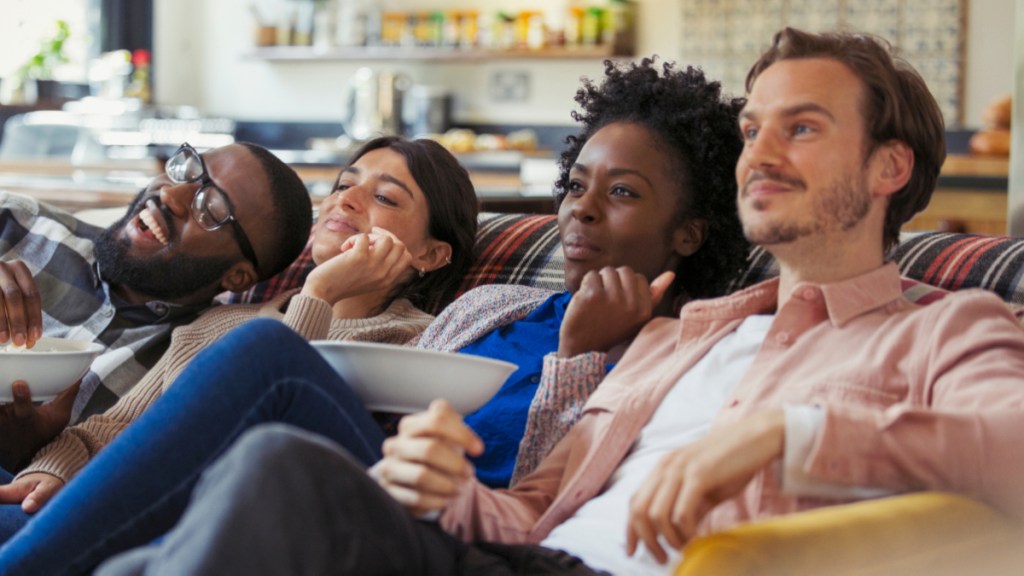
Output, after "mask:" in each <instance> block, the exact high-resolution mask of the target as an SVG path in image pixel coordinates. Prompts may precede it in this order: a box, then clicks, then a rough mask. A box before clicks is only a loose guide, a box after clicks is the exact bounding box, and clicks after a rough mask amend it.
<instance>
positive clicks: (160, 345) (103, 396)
mask: <svg viewBox="0 0 1024 576" xmlns="http://www.w3.org/2000/svg"><path fill="white" fill-rule="evenodd" d="M101 231H102V229H100V228H97V227H95V226H92V225H89V224H86V223H85V222H82V221H81V220H78V219H76V218H75V217H74V216H72V215H71V214H69V213H67V212H64V211H62V210H58V209H55V208H53V207H50V206H47V205H45V204H40V203H39V202H37V201H36V200H34V199H32V198H28V197H25V196H20V195H16V194H10V193H7V192H2V191H0V260H3V261H10V260H21V261H23V262H25V264H26V265H28V268H29V270H31V271H32V276H33V277H34V278H35V282H36V286H37V287H38V289H39V292H40V295H41V297H42V307H43V335H44V336H52V337H60V338H69V339H73V340H87V341H93V342H98V343H100V344H103V345H104V346H105V347H106V350H105V351H104V352H103V353H102V354H100V355H99V356H97V357H96V359H95V360H94V361H93V363H92V366H91V367H90V370H89V372H88V373H87V374H86V375H85V377H84V378H83V379H82V386H81V389H80V391H79V393H78V398H76V400H75V407H74V410H73V413H72V417H71V419H72V422H75V421H78V420H81V419H83V418H85V417H87V416H89V415H91V414H96V413H99V412H103V411H104V410H106V409H107V408H109V407H110V406H112V405H113V404H114V402H116V401H117V399H118V398H119V397H121V396H122V395H123V394H124V393H126V392H127V391H128V390H129V389H131V387H132V386H134V385H135V384H136V383H137V382H138V381H139V380H140V379H141V378H142V376H143V375H145V373H146V372H147V371H148V370H149V368H150V367H152V366H153V365H154V364H156V362H157V360H159V359H160V356H162V355H163V353H164V351H165V350H166V349H167V346H168V344H169V343H170V335H171V331H172V330H173V329H174V327H176V326H179V325H181V324H184V323H188V322H191V321H192V320H193V319H195V317H196V315H197V314H198V313H199V312H200V311H202V310H203V309H205V308H207V307H206V306H190V307H185V306H180V305H177V304H170V303H167V302H160V301H151V302H147V303H145V304H142V305H129V304H126V303H124V302H121V301H119V299H118V298H117V297H116V295H113V294H111V291H110V285H109V284H107V283H106V282H104V281H103V280H102V279H101V278H100V274H99V271H98V269H97V266H96V261H95V258H94V257H93V239H94V238H96V236H97V235H99V233H100V232H101ZM17 377H18V375H17V374H0V378H3V379H10V380H13V379H15V378H17ZM69 384H71V383H70V382H69ZM31 385H32V383H31V382H29V387H31Z"/></svg>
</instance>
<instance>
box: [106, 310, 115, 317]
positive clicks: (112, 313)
mask: <svg viewBox="0 0 1024 576" xmlns="http://www.w3.org/2000/svg"><path fill="white" fill-rule="evenodd" d="M113 315H114V311H113V310H104V311H103V317H104V318H110V317H111V316H113Z"/></svg>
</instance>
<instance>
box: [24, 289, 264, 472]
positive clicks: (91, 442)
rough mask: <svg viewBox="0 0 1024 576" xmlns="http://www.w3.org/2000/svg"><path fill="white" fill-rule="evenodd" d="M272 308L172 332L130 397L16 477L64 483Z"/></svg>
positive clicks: (220, 310) (232, 309) (226, 314)
mask: <svg viewBox="0 0 1024 576" xmlns="http://www.w3.org/2000/svg"><path fill="white" fill-rule="evenodd" d="M275 300H276V299H275ZM274 304H276V303H268V304H265V305H263V307H262V308H261V307H259V306H249V305H237V306H236V305H232V306H218V307H216V308H213V309H211V310H210V311H209V312H207V313H206V314H203V315H202V316H200V317H199V318H198V319H196V320H195V321H194V322H192V323H191V324H187V325H185V326H180V327H178V328H176V329H175V330H174V332H173V333H172V335H171V344H170V346H169V347H168V349H167V351H166V352H165V353H164V355H163V356H162V357H161V358H160V360H159V361H158V362H157V363H156V365H154V366H153V368H152V369H150V371H149V372H147V373H146V375H145V376H144V377H143V378H142V380H140V381H139V383H138V384H136V385H135V386H133V387H132V389H131V391H129V392H128V393H127V394H125V395H124V396H122V397H121V399H120V400H118V402H117V403H116V404H114V405H113V406H112V407H111V408H110V409H109V410H107V411H106V412H104V413H102V414H97V415H95V416H91V417H89V418H87V419H86V420H85V421H83V422H81V423H79V424H76V425H74V426H70V427H68V428H65V429H64V431H63V432H61V433H60V434H59V435H58V436H57V437H56V438H55V439H54V440H53V441H51V442H50V443H49V444H47V445H46V446H44V447H43V448H42V449H41V450H40V451H39V452H38V453H37V454H36V456H35V458H33V460H32V462H31V463H30V464H29V466H28V467H27V468H25V470H23V471H22V472H21V473H20V474H19V475H18V477H21V476H23V475H25V474H28V473H31V472H45V473H47V474H51V475H53V476H56V477H57V478H60V479H61V480H63V481H65V482H67V481H68V480H69V479H71V478H72V477H73V476H74V475H75V474H77V473H78V471H79V470H81V469H82V468H83V467H84V466H85V465H86V464H88V463H89V460H90V459H92V458H93V457H94V456H95V455H96V453H97V452H99V451H100V449H102V448H103V447H104V446H106V445H107V444H109V443H110V442H111V441H113V439H114V438H116V437H117V436H118V435H119V434H120V433H121V432H122V431H124V429H125V428H127V427H128V426H129V425H130V424H131V423H132V422H134V421H135V420H136V419H137V418H139V416H141V415H142V413H143V412H145V411H146V410H147V409H148V408H149V407H150V405H152V404H153V402H155V401H156V400H157V398H159V397H160V396H161V395H162V394H163V392H164V390H165V389H166V388H167V387H168V386H170V385H171V384H172V383H173V382H174V380H175V378H177V377H178V375H179V374H180V373H181V371H182V370H184V369H185V367H186V366H188V364H189V362H191V361H192V359H193V358H195V356H196V354H198V353H199V352H201V351H202V350H203V348H205V347H206V346H207V345H209V344H210V343H211V342H213V341H214V340H216V339H217V338H220V337H221V336H223V335H224V334H226V333H227V332H228V331H229V330H231V329H232V328H235V327H237V326H239V325H240V324H242V323H244V322H246V321H247V320H250V319H252V318H254V317H256V316H257V315H259V314H261V313H262V314H265V313H266V311H267V310H269V309H273V306H274ZM276 305H277V306H279V304H276Z"/></svg>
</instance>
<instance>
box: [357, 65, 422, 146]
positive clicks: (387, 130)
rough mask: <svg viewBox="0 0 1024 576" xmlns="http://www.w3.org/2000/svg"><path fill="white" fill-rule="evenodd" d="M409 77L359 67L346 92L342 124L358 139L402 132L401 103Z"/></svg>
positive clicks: (407, 86)
mask: <svg viewBox="0 0 1024 576" xmlns="http://www.w3.org/2000/svg"><path fill="white" fill-rule="evenodd" d="M408 88H409V79H408V78H407V77H406V76H404V75H402V74H397V73H394V72H376V71H374V70H373V69H371V68H360V69H359V70H357V71H356V73H355V74H354V75H353V76H352V78H351V79H350V80H349V83H348V87H347V89H346V93H345V102H346V105H347V112H346V114H345V120H344V121H343V122H342V126H343V127H344V128H345V134H347V135H348V136H349V137H350V138H352V139H353V140H357V141H362V140H369V139H370V138H373V137H374V136H378V135H381V134H401V133H402V131H403V130H402V128H403V126H402V102H403V99H404V97H405V92H406V90H407V89H408Z"/></svg>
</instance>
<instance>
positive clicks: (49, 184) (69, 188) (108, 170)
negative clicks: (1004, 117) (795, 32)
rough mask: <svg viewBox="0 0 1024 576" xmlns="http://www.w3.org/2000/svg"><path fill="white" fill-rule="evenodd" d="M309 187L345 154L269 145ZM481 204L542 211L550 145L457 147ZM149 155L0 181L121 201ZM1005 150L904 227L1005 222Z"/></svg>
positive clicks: (322, 180)
mask: <svg viewBox="0 0 1024 576" xmlns="http://www.w3.org/2000/svg"><path fill="white" fill-rule="evenodd" d="M274 152H275V153H276V154H277V155H278V156H280V157H281V158H282V159H283V160H285V161H286V162H288V163H289V164H291V165H292V166H293V167H294V168H295V169H296V171H298V172H299V175H300V176H301V177H302V178H303V180H304V181H305V182H306V184H307V186H309V188H310V192H311V194H312V195H313V197H314V201H317V200H318V199H319V198H322V197H323V196H326V195H327V194H329V193H330V191H331V188H332V186H333V183H334V180H335V178H336V177H337V174H338V170H339V169H340V166H341V165H342V163H343V162H344V161H345V160H346V159H347V157H343V156H342V154H340V153H338V152H325V151H317V150H275V151H274ZM458 157H459V160H460V162H462V163H463V165H464V166H466V167H467V169H468V170H469V173H470V179H471V180H472V181H473V184H474V186H475V187H476V189H477V193H478V195H479V196H480V199H481V204H482V207H483V209H484V210H494V211H516V212H537V213H550V212H551V211H552V210H553V208H554V206H553V203H552V201H551V190H552V183H553V182H554V180H555V178H556V176H557V165H556V158H555V156H554V154H553V153H551V152H536V153H534V152H530V153H524V152H516V151H501V152H477V153H469V154H460V155H458ZM160 169H161V168H160V165H159V162H157V161H156V160H134V161H116V162H114V161H111V162H105V163H99V164H91V165H84V166H72V165H71V164H69V163H68V162H66V161H62V160H0V189H3V190H8V191H12V192H19V193H23V194H27V195H30V196H34V197H36V198H38V199H40V200H43V201H45V202H49V203H51V204H55V205H57V206H60V207H62V208H65V209H69V210H80V209H85V208H104V207H111V206H123V205H125V204H127V203H128V202H129V201H130V200H131V199H132V198H133V197H134V195H135V194H136V193H137V192H138V191H139V190H140V189H142V187H143V186H145V185H146V183H147V182H148V181H149V180H150V179H151V178H152V177H153V175H154V174H157V173H159V171H160ZM1008 170H1009V160H1008V159H1007V158H994V157H979V156H967V155H950V156H949V157H948V158H947V159H946V163H945V164H944V165H943V168H942V174H941V176H940V178H939V184H938V188H937V190H936V192H935V194H934V195H933V199H932V203H931V204H930V205H929V207H928V209H927V210H925V211H924V212H922V213H921V214H920V215H918V216H917V217H916V218H915V219H914V220H913V221H911V222H910V223H909V225H908V229H917V230H933V229H937V228H948V227H949V226H950V225H952V226H954V227H960V228H959V229H963V230H966V231H970V232H978V233H984V234H1004V233H1005V230H1006V210H1007V208H1006V204H1007V201H1006V190H1007V189H1008V185H1007V181H1008Z"/></svg>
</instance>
